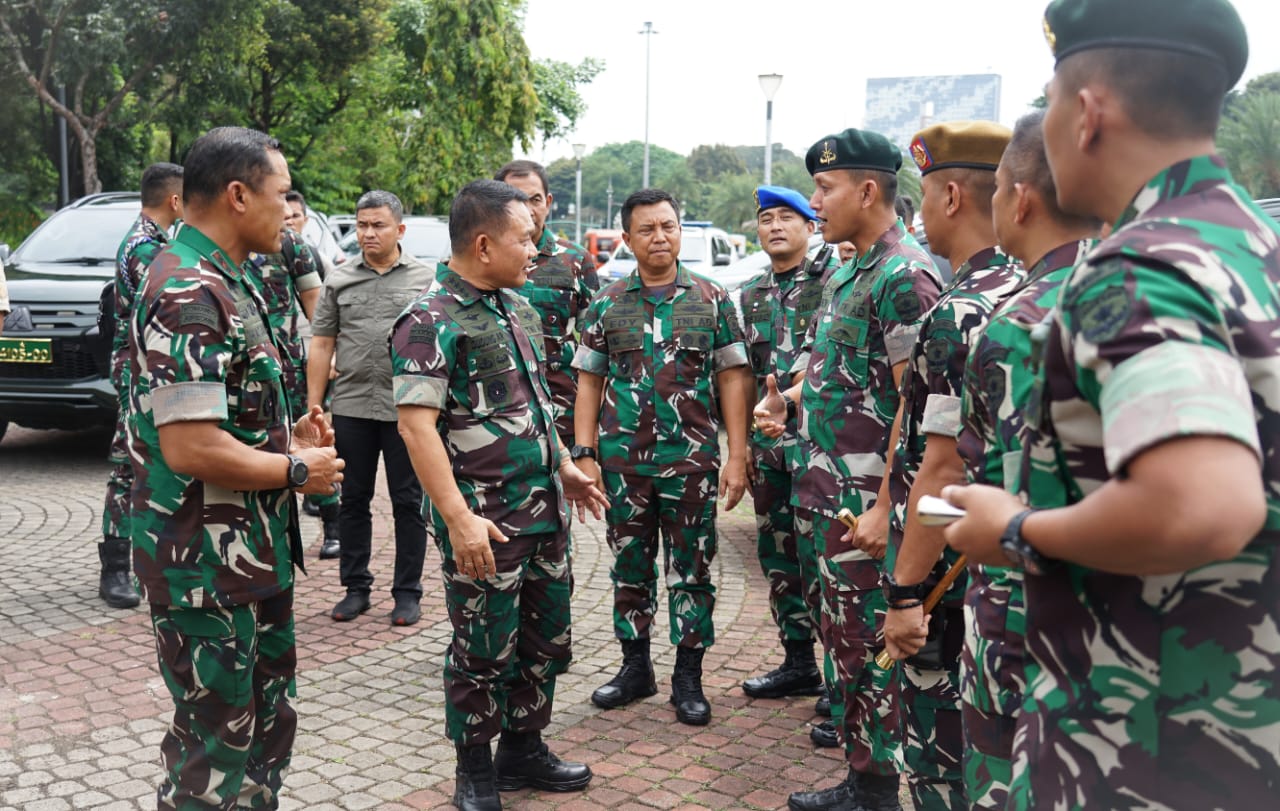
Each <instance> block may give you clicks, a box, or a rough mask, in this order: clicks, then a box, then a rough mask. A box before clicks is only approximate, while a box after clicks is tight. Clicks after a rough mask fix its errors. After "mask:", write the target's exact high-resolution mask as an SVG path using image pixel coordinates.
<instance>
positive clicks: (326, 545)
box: [319, 504, 342, 560]
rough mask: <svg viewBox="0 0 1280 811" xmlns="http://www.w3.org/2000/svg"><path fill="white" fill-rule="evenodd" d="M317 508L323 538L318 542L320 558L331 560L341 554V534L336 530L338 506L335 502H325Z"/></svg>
mask: <svg viewBox="0 0 1280 811" xmlns="http://www.w3.org/2000/svg"><path fill="white" fill-rule="evenodd" d="M319 509H320V512H319V515H320V526H321V532H322V535H321V537H322V539H323V540H322V541H321V542H320V559H321V560H333V559H334V558H336V557H339V556H340V555H341V554H342V541H341V538H342V536H341V534H339V532H338V510H339V507H338V505H337V504H326V505H324V506H323V507H320V508H319Z"/></svg>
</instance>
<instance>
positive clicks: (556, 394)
mask: <svg viewBox="0 0 1280 811" xmlns="http://www.w3.org/2000/svg"><path fill="white" fill-rule="evenodd" d="M494 179H495V180H501V181H503V182H504V183H510V184H511V185H512V186H515V187H516V188H517V189H519V190H520V191H522V192H524V193H525V195H527V196H528V198H529V213H530V214H531V215H532V216H533V227H534V228H535V229H536V230H537V232H538V238H537V240H536V241H535V244H536V246H537V248H538V255H537V256H535V257H534V258H533V269H532V270H531V271H530V272H529V281H527V282H525V284H524V287H522V288H520V291H519V292H520V295H522V296H524V297H525V298H526V299H528V300H529V303H530V304H532V305H533V309H535V310H537V312H538V317H539V318H540V319H542V336H543V339H544V340H545V341H546V357H547V365H546V376H547V383H549V384H550V385H551V401H552V402H553V403H555V406H556V433H557V434H559V435H560V441H561V443H563V445H564V447H566V448H568V447H570V446H571V445H573V407H574V401H575V400H576V399H577V397H578V381H577V376H576V374H575V372H574V370H573V355H574V353H575V352H577V351H578V318H579V317H580V316H581V315H582V312H583V310H585V309H587V305H588V304H590V303H591V297H592V296H594V295H595V294H596V291H597V290H599V289H600V277H599V276H598V275H597V274H596V262H595V259H593V258H592V257H591V256H590V255H589V254H588V253H587V252H586V250H584V249H583V247H582V246H581V245H578V244H577V243H574V242H570V241H569V240H567V239H559V238H557V237H556V235H555V234H553V233H552V232H551V229H550V228H548V227H547V214H548V213H550V211H551V201H552V198H551V192H550V191H548V189H547V170H546V169H544V168H543V167H542V165H541V164H538V163H534V162H533V161H526V160H519V161H512V162H511V163H508V164H507V165H506V166H503V167H502V168H501V169H499V170H498V173H497V174H496V175H494Z"/></svg>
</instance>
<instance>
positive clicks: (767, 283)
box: [760, 259, 809, 287]
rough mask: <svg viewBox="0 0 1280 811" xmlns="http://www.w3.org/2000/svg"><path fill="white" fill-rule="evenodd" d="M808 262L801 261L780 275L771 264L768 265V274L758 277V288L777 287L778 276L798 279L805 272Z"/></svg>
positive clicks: (805, 260) (806, 260)
mask: <svg viewBox="0 0 1280 811" xmlns="http://www.w3.org/2000/svg"><path fill="white" fill-rule="evenodd" d="M808 261H809V260H808V259H802V260H800V264H798V265H795V266H793V267H789V268H787V269H786V270H784V271H783V272H782V273H781V274H779V273H778V271H776V270H774V269H773V264H772V263H770V265H769V272H768V273H766V274H764V275H763V276H761V277H760V279H761V281H760V286H761V287H777V286H778V276H780V275H781V276H791V277H792V278H799V276H800V274H802V273H804V272H805V270H806V268H805V263H806V262H808Z"/></svg>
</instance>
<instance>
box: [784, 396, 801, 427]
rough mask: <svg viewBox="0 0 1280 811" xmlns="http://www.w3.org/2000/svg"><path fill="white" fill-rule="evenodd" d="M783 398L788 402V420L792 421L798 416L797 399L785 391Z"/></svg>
mask: <svg viewBox="0 0 1280 811" xmlns="http://www.w3.org/2000/svg"><path fill="white" fill-rule="evenodd" d="M782 399H783V400H784V401H786V403H787V422H791V421H792V420H794V419H795V418H796V412H797V411H798V408H797V406H796V401H795V400H792V399H791V398H790V397H788V396H787V395H786V394H785V393H783V395H782Z"/></svg>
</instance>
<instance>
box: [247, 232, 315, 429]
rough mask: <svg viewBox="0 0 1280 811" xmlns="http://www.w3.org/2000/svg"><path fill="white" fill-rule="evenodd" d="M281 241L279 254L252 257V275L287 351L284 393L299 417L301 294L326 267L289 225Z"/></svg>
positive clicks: (302, 391)
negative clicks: (323, 267)
mask: <svg viewBox="0 0 1280 811" xmlns="http://www.w3.org/2000/svg"><path fill="white" fill-rule="evenodd" d="M280 241H281V247H280V252H279V253H273V254H265V255H264V254H253V255H252V256H250V258H249V270H250V273H249V278H250V279H252V280H253V282H254V283H256V284H257V285H258V291H259V292H260V293H262V299H263V301H265V302H266V303H267V323H269V324H270V325H271V331H272V332H273V333H275V335H276V336H277V338H278V343H279V344H280V346H281V348H283V349H284V350H285V351H286V355H285V356H284V357H283V358H282V360H284V362H285V363H284V382H285V394H286V396H288V398H289V410H290V412H291V413H293V414H294V415H296V416H300V415H302V414H303V413H304V412H305V411H306V410H307V347H306V345H305V344H304V343H303V341H302V336H301V335H300V334H299V332H298V321H299V317H300V316H301V314H302V308H301V307H300V306H299V303H300V301H301V299H300V298H299V296H300V295H301V294H302V293H305V292H306V291H308V290H314V289H316V288H318V287H320V285H321V284H322V283H323V281H324V280H323V269H322V268H321V265H320V260H319V259H317V258H316V254H315V251H313V250H312V249H311V246H309V245H308V244H307V243H306V242H305V241H304V240H303V239H302V237H301V236H298V235H297V234H295V233H294V232H293V231H291V230H290V229H288V228H286V229H284V230H283V231H281V232H280Z"/></svg>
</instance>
